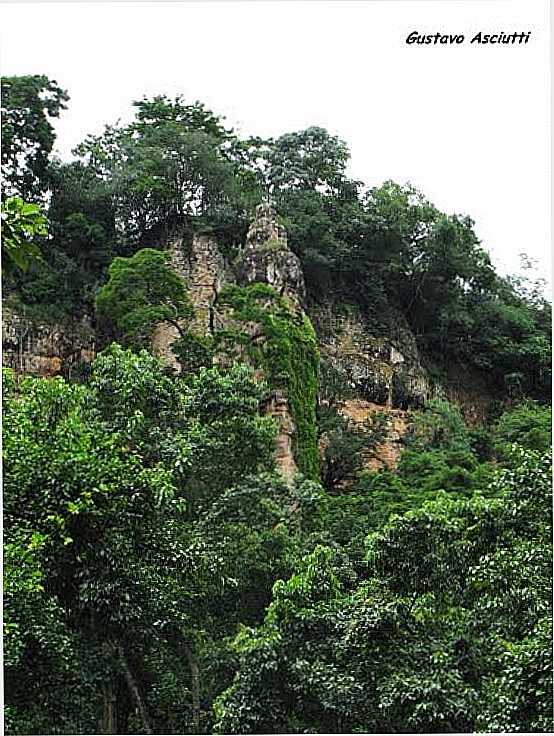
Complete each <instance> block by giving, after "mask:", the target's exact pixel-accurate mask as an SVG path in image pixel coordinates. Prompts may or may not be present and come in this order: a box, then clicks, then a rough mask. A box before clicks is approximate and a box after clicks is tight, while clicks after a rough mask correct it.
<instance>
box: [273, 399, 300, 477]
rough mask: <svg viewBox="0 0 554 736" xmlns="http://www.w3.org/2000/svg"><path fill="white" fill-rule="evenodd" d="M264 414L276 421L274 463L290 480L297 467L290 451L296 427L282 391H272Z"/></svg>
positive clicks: (296, 471)
mask: <svg viewBox="0 0 554 736" xmlns="http://www.w3.org/2000/svg"><path fill="white" fill-rule="evenodd" d="M266 412H267V413H268V414H269V415H270V416H272V417H273V418H274V419H276V420H277V426H278V430H277V438H276V440H275V463H276V465H277V467H278V468H279V470H280V472H281V474H282V475H283V476H284V477H285V478H286V479H287V480H292V478H294V476H295V475H296V473H298V467H297V465H296V462H295V460H294V454H293V451H292V438H293V436H294V433H295V430H296V427H295V425H294V420H293V418H292V415H291V413H290V407H289V404H288V401H287V399H286V396H285V395H284V394H283V392H282V391H274V392H273V395H272V397H271V399H270V401H269V403H268V405H267V407H266Z"/></svg>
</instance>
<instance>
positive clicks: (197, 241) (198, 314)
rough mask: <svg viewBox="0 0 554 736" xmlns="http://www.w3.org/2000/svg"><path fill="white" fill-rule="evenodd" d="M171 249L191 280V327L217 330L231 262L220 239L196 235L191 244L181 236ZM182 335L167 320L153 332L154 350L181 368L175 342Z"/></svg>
mask: <svg viewBox="0 0 554 736" xmlns="http://www.w3.org/2000/svg"><path fill="white" fill-rule="evenodd" d="M167 249H168V251H169V253H170V256H171V264H172V266H173V268H174V269H175V271H176V272H177V273H178V274H179V275H180V276H181V277H182V278H183V280H184V281H185V283H186V284H187V290H188V294H189V298H190V300H191V302H192V306H193V307H194V313H195V317H194V321H193V323H192V325H191V329H192V330H193V331H195V332H198V333H199V334H206V333H208V332H213V331H214V329H215V328H216V313H215V310H214V303H215V301H216V299H217V295H218V293H219V292H220V291H221V288H222V286H223V284H224V283H225V281H226V280H227V278H228V277H227V268H228V266H227V264H226V263H225V259H224V258H223V255H222V254H221V252H220V250H219V248H218V245H217V241H216V240H215V239H214V238H213V237H210V236H208V235H195V236H194V237H193V239H192V242H191V243H190V244H188V243H186V242H185V241H184V240H183V238H181V237H177V236H176V237H174V238H172V239H171V240H170V241H169V243H168V245H167ZM177 337H178V332H177V329H176V328H175V327H173V326H172V325H169V324H167V323H164V324H161V325H158V327H157V328H156V330H155V331H154V335H153V336H152V350H153V352H154V354H155V355H157V356H158V357H160V358H161V359H162V360H163V361H164V362H165V363H166V365H168V366H170V367H172V368H174V369H175V370H177V369H178V363H177V359H176V357H175V355H174V354H173V352H172V350H171V345H172V343H173V341H174V340H176V339H177Z"/></svg>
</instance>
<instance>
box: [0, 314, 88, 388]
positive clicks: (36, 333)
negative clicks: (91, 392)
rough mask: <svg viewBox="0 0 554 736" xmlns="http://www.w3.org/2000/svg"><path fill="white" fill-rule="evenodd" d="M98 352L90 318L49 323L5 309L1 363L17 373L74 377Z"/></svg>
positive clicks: (47, 376)
mask: <svg viewBox="0 0 554 736" xmlns="http://www.w3.org/2000/svg"><path fill="white" fill-rule="evenodd" d="M95 355H96V337H95V333H94V330H93V327H92V324H91V322H90V320H89V319H87V318H86V317H84V318H82V319H81V320H68V321H66V322H64V323H63V324H62V323H55V324H52V323H48V322H41V321H37V320H36V319H30V318H28V317H26V315H25V314H21V313H15V312H13V311H11V310H8V309H5V310H4V312H3V315H2V363H3V365H5V366H7V367H8V368H13V370H14V371H16V373H23V374H27V373H28V374H31V375H35V376H43V377H44V378H50V377H52V376H57V375H64V376H65V377H67V378H72V377H75V376H77V375H79V374H81V373H82V372H83V371H85V370H86V366H87V365H88V364H89V363H90V362H91V361H92V360H93V359H94V356H95Z"/></svg>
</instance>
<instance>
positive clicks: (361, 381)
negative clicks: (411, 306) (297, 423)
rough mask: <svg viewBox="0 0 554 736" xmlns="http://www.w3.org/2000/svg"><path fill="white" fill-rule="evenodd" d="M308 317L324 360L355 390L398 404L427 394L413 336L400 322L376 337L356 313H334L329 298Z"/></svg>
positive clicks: (418, 402)
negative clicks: (326, 302) (310, 318)
mask: <svg viewBox="0 0 554 736" xmlns="http://www.w3.org/2000/svg"><path fill="white" fill-rule="evenodd" d="M312 321H313V323H314V326H315V328H316V332H317V335H318V341H319V346H320V351H321V356H322V360H324V361H326V362H327V364H328V365H330V366H332V368H333V369H334V370H335V371H337V372H338V373H339V374H340V375H341V377H342V379H343V382H344V383H345V384H346V385H347V386H348V387H349V389H350V392H351V393H352V394H353V395H354V396H356V397H358V398H360V399H363V400H366V401H371V402H374V403H376V404H380V405H382V406H387V407H389V408H400V409H408V408H418V407H420V406H422V405H423V404H424V402H425V401H426V400H427V399H428V398H429V397H430V396H431V392H432V389H431V385H430V382H429V379H428V377H427V374H426V372H425V370H424V368H423V367H422V365H421V360H420V357H419V352H418V349H417V346H416V343H415V339H414V337H413V335H412V334H411V333H410V331H409V330H408V329H407V328H406V327H404V326H403V325H402V324H401V323H400V322H399V323H398V324H397V325H396V328H395V334H393V335H390V336H386V337H376V336H375V335H372V334H371V330H370V326H369V325H367V324H366V323H365V322H364V320H363V318H362V317H361V316H360V315H359V314H358V313H356V312H355V311H352V312H351V313H349V314H337V311H336V309H335V308H334V307H333V306H332V305H330V304H327V305H323V306H321V305H320V306H318V308H317V310H315V311H314V313H313V316H312Z"/></svg>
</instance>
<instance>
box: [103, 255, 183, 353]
mask: <svg viewBox="0 0 554 736" xmlns="http://www.w3.org/2000/svg"><path fill="white" fill-rule="evenodd" d="M169 264H170V256H169V254H168V253H164V252H162V251H157V250H153V249H152V248H143V249H142V250H139V251H137V252H136V253H135V255H133V256H130V257H129V258H122V257H118V258H115V259H114V260H113V262H112V264H111V265H110V268H109V271H108V274H109V278H108V282H107V283H106V284H105V285H104V286H102V287H101V289H100V290H99V291H98V293H97V296H96V309H97V312H98V314H99V316H100V317H102V318H103V319H106V320H109V321H111V322H113V323H114V324H115V325H116V327H117V329H118V330H119V332H120V334H121V337H122V338H123V339H124V340H125V342H126V343H127V344H130V345H134V346H138V347H144V346H145V345H147V344H148V341H149V340H150V337H151V335H152V332H153V330H154V328H155V327H156V325H157V324H160V323H162V322H166V323H167V324H169V325H171V326H172V327H174V328H175V329H176V330H177V333H178V334H179V337H181V338H184V337H185V336H186V335H187V328H188V325H189V324H190V321H191V320H192V317H193V308H192V305H191V303H190V301H189V299H188V296H187V292H186V288H185V284H184V282H183V280H182V279H181V278H180V276H178V275H177V274H176V273H175V271H174V270H173V269H172V268H171V266H170V265H169Z"/></svg>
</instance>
